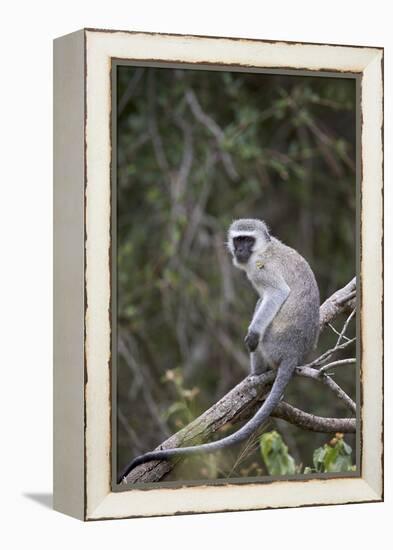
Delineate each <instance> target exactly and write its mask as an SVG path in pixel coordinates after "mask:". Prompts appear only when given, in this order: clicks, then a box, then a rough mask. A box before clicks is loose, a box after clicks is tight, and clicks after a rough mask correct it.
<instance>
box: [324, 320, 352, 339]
mask: <svg viewBox="0 0 393 550" xmlns="http://www.w3.org/2000/svg"><path fill="white" fill-rule="evenodd" d="M328 327H329V328H331V329H332V331H333V332H334V334H337V336H340V332H338V330H337V329H336V328H334V326H333V325H332V324H331V323H328ZM343 338H344V340H345V341H346V342H348V340H349V338H348V337H347V336H345V335H343Z"/></svg>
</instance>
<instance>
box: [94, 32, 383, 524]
mask: <svg viewBox="0 0 393 550" xmlns="http://www.w3.org/2000/svg"><path fill="white" fill-rule="evenodd" d="M91 32H92V31H89V33H91ZM97 32H99V33H100V32H101V31H97ZM113 32H116V31H113ZM94 33H96V31H94ZM138 34H141V33H138ZM144 34H145V33H144ZM166 36H167V35H166ZM170 36H173V35H170ZM189 38H192V37H189ZM207 38H210V37H207ZM228 40H232V39H228ZM233 40H236V39H233ZM257 42H263V40H261V41H257ZM344 48H350V47H347V46H344ZM367 49H368V50H370V49H371V48H367ZM372 50H373V53H374V54H375V55H374V57H373V60H375V59H376V58H377V57H378V56H379V57H380V58H381V60H382V59H383V50H381V49H380V48H373V49H372ZM175 61H176V60H175ZM371 63H372V61H370V63H369V64H370V65H371ZM369 64H367V65H366V66H365V67H364V68H363V78H364V74H365V71H366V69H367V67H368V65H369ZM381 82H382V75H381ZM377 84H379V82H378V83H377ZM382 98H383V90H382V96H381V100H382ZM382 145H383V144H382V141H381V153H382ZM362 146H363V141H362ZM363 154H364V152H363ZM364 160H366V158H365V157H364V158H363V161H364ZM381 189H382V190H383V180H381ZM382 267H383V265H380V264H379V265H378V269H379V273H381V272H382V276H383V270H381V268H382ZM380 297H381V298H382V295H381V296H380ZM381 342H382V341H381ZM381 359H382V357H381ZM382 452H383V450H382V447H381V456H382ZM382 470H383V469H382V468H381V471H380V478H381V484H380V483H379V482H378V483H377V484H375V483H374V482H375V479H374V482H373V483H372V484H371V485H370V484H369V483H368V482H367V480H366V479H365V478H359V479H358V480H356V481H359V482H361V483H362V485H363V486H364V488H368V489H370V493H369V498H368V500H367V501H368V502H372V501H380V500H382V498H383V479H382V476H383V473H382ZM377 478H378V475H377ZM377 481H378V480H377ZM278 483H280V482H275V484H278ZM302 483H305V482H302ZM246 487H247V488H249V487H250V485H246ZM86 489H88V488H86ZM209 489H210V490H211V487H209ZM220 489H227V488H226V487H222V488H221V487H220ZM191 490H192V491H195V488H194V487H193V488H192V489H191ZM157 491H160V492H162V491H163V489H157ZM153 492H156V491H153ZM113 494H122V493H110V490H109V493H107V495H106V497H105V498H104V499H102V500H101V501H100V503H99V505H98V506H95V507H93V508H92V509H90V510H89V509H87V510H86V517H85V519H100V518H102V519H104V518H108V517H113V518H114V517H141V516H148V515H169V514H170V515H172V514H174V513H176V512H168V514H165V513H164V514H157V513H152V514H136V515H132V514H131V515H125V516H123V515H116V516H113V515H110V516H108V515H106V506H105V500H108V498H109V497H110V496H111V495H113ZM360 501H361V500H355V501H353V502H360ZM334 503H337V504H338V503H339V502H329V504H334ZM108 504H109V503H108ZM314 504H319V505H323V504H326V502H324V501H321V502H318V503H316V502H314ZM305 505H312V504H305ZM289 506H293V505H289ZM301 506H302V505H301ZM266 507H270V506H268V505H267V506H260V507H257V508H254V507H249V508H247V509H261V508H266ZM273 507H277V508H281V507H286V506H273ZM231 510H232V509H231ZM234 510H240V508H235V509H234ZM203 511H204V510H199V511H198V512H196V511H195V510H194V512H195V513H202V512H203ZM208 511H209V512H214V511H224V510H223V509H221V508H220V509H216V510H208ZM178 513H192V511H191V510H187V511H183V510H182V511H178Z"/></svg>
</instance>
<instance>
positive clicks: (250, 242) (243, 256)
mask: <svg viewBox="0 0 393 550" xmlns="http://www.w3.org/2000/svg"><path fill="white" fill-rule="evenodd" d="M254 245H255V237H252V236H251V235H237V236H236V237H233V238H232V251H233V252H232V253H233V256H234V260H236V263H237V264H241V265H245V264H247V263H248V261H249V259H250V258H251V255H252V253H253V250H254Z"/></svg>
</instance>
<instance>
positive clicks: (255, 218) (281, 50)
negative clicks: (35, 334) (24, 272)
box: [54, 29, 383, 520]
mask: <svg viewBox="0 0 393 550" xmlns="http://www.w3.org/2000/svg"><path fill="white" fill-rule="evenodd" d="M54 164H55V165H54V218H55V229H54V279H55V285H54V301H55V311H54V507H55V509H57V510H59V511H61V512H63V513H66V514H69V515H72V516H74V517H77V518H80V519H83V520H97V519H108V518H130V517H146V516H158V515H173V514H179V513H182V514H184V513H205V512H218V511H235V510H256V509H264V508H283V507H295V506H311V505H326V504H345V503H358V502H359V503H360V502H373V501H375V502H377V501H381V500H382V499H383V317H382V305H383V254H382V245H383V49H382V48H378V47H375V48H374V47H362V46H339V45H326V44H306V43H288V42H282V41H281V42H272V41H264V40H245V39H234V38H223V37H201V36H183V35H165V34H148V33H140V32H126V31H106V30H96V29H85V30H81V31H78V32H75V33H73V34H70V35H67V36H64V37H61V38H58V39H56V40H55V42H54Z"/></svg>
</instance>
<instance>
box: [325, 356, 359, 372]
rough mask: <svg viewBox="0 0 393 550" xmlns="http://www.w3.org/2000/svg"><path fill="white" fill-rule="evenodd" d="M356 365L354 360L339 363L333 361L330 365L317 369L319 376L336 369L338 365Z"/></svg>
mask: <svg viewBox="0 0 393 550" xmlns="http://www.w3.org/2000/svg"><path fill="white" fill-rule="evenodd" d="M354 363H356V359H354V358H352V359H340V360H339V361H333V362H332V363H328V364H327V365H324V366H323V367H321V368H320V369H319V372H320V374H323V373H325V372H326V371H328V370H329V369H333V368H335V367H338V366H340V365H352V364H354Z"/></svg>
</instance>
